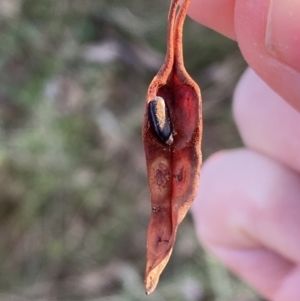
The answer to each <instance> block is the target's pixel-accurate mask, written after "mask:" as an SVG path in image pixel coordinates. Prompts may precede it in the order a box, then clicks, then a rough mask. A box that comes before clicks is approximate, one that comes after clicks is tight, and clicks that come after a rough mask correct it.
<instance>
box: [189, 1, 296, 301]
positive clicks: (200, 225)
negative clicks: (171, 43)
mask: <svg viewBox="0 0 300 301" xmlns="http://www.w3.org/2000/svg"><path fill="white" fill-rule="evenodd" d="M189 11H190V16H191V17H192V18H194V19H195V20H197V21H198V22H201V23H202V24H204V25H207V26H209V27H211V28H213V29H215V30H217V31H219V32H221V33H223V34H225V35H227V36H228V37H231V38H234V39H236V40H237V42H238V44H239V46H240V49H241V51H242V53H243V55H244V57H245V59H246V60H247V62H248V63H249V65H250V67H251V68H252V69H253V70H254V71H255V72H253V71H252V70H251V69H248V70H247V71H246V72H245V74H244V75H243V77H242V79H241V80H240V82H239V84H238V86H237V88H236V91H235V95H234V106H233V111H234V117H235V120H236V123H237V126H238V129H239V131H240V134H241V136H242V138H243V141H244V143H245V145H246V148H244V149H239V150H231V151H222V152H219V153H217V154H215V155H213V156H211V157H210V158H209V159H208V160H207V161H206V162H205V163H204V165H203V168H202V174H201V183H200V190H199V194H198V197H197V199H196V201H195V204H194V206H193V208H192V209H193V210H192V212H193V216H194V219H195V223H196V228H197V232H198V234H199V237H200V239H201V241H202V242H203V245H204V246H205V247H206V248H207V249H208V250H210V251H211V252H213V253H214V254H215V255H216V256H217V257H218V258H219V259H220V260H221V261H223V263H224V264H225V265H227V266H228V267H229V268H230V269H231V270H233V271H234V272H235V273H236V274H238V275H239V276H241V277H242V278H243V279H244V280H246V281H247V282H248V283H249V284H250V285H252V286H253V287H254V288H255V289H256V290H258V291H259V292H260V293H261V294H262V295H263V296H265V297H266V298H268V299H270V300H273V301H292V300H293V301H294V300H300V114H299V112H300V22H299V20H298V19H299V16H300V1H299V0H290V1H282V0H227V1H224V0H214V1H212V0H194V1H192V3H191V5H190V10H189ZM256 74H258V75H259V76H260V78H262V79H260V78H259V77H258V76H257V75H256ZM270 87H271V88H270ZM272 89H273V90H274V91H276V92H277V93H275V92H274V91H273V90H272Z"/></svg>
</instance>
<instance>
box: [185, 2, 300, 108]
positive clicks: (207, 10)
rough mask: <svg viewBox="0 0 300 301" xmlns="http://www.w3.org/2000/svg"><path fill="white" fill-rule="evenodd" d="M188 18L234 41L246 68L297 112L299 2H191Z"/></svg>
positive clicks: (299, 97) (299, 105)
mask: <svg viewBox="0 0 300 301" xmlns="http://www.w3.org/2000/svg"><path fill="white" fill-rule="evenodd" d="M190 15H191V16H192V17H193V18H194V19H195V20H197V21H198V22H200V23H203V24H205V25H207V26H209V27H211V28H213V29H215V30H217V31H219V32H221V33H223V34H226V35H227V36H229V37H234V38H235V39H236V40H237V42H238V44H239V47H240V49H241V52H242V54H243V55H244V57H245V59H246V61H247V62H248V64H249V65H250V67H251V68H252V69H253V70H254V71H255V72H256V73H257V74H258V75H259V76H260V77H261V78H262V79H263V80H264V81H265V82H266V83H267V84H268V85H269V86H270V87H271V88H272V89H273V90H274V91H276V92H277V93H278V94H279V95H280V96H281V97H282V98H283V99H285V100H286V101H287V102H289V103H290V104H291V105H292V106H293V107H294V108H296V109H297V110H298V111H300V85H299V83H300V22H299V16H300V1H299V0H288V1H287V0H235V1H234V0H214V1H211V0H193V1H192V3H191V10H190Z"/></svg>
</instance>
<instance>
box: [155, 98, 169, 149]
mask: <svg viewBox="0 0 300 301" xmlns="http://www.w3.org/2000/svg"><path fill="white" fill-rule="evenodd" d="M149 113H150V119H151V122H152V126H153V128H154V130H155V133H156V136H157V137H158V138H159V139H160V140H161V141H162V142H163V143H166V144H168V145H171V144H172V143H173V135H172V125H171V122H170V117H169V112H168V108H167V105H166V103H165V101H164V99H163V98H162V97H160V96H157V97H155V98H154V99H153V100H152V101H150V102H149Z"/></svg>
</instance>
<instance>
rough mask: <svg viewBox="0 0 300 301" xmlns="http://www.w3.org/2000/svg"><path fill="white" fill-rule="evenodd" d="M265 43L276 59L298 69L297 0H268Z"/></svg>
mask: <svg viewBox="0 0 300 301" xmlns="http://www.w3.org/2000/svg"><path fill="white" fill-rule="evenodd" d="M265 45H266V48H267V50H268V51H269V52H270V53H271V54H272V55H273V56H275V57H276V58H277V59H279V60H280V61H282V62H284V63H286V64H287V65H289V66H291V67H292V68H294V69H297V70H299V71H300V1H299V0H270V6H269V15H268V22H267V31H266V40H265Z"/></svg>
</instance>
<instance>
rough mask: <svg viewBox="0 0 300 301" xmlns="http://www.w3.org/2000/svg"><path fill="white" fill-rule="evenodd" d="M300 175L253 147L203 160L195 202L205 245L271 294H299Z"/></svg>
mask: <svg viewBox="0 0 300 301" xmlns="http://www.w3.org/2000/svg"><path fill="white" fill-rule="evenodd" d="M299 195H300V176H299V175H298V174H297V173H295V172H294V171H292V170H290V169H288V168H287V167H285V166H284V165H282V164H280V163H277V162H276V161H274V160H272V159H270V158H268V157H266V156H263V155H261V154H258V153H256V152H253V151H250V150H235V151H226V152H225V151H223V152H221V153H218V154H216V155H213V156H212V157H211V158H210V159H209V160H208V161H206V162H205V164H204V166H203V170H202V176H201V183H200V190H199V195H198V197H197V199H196V202H195V204H194V206H193V208H192V209H193V210H192V212H193V216H194V220H195V224H196V229H197V232H198V234H199V237H200V239H201V241H202V242H203V244H204V245H205V246H206V248H208V249H209V250H210V251H212V252H213V253H214V254H215V255H216V256H218V257H219V258H220V259H221V260H222V261H223V262H224V263H225V265H227V266H229V267H230V268H231V269H232V270H233V271H234V272H235V273H237V274H238V275H240V276H241V277H243V278H244V279H245V280H246V281H247V282H248V283H250V284H251V285H252V286H253V287H254V288H256V289H257V290H258V291H259V292H261V293H262V294H263V295H264V296H266V297H267V298H270V299H272V300H276V301H287V300H297V298H298V296H299V295H300V287H299V286H298V285H296V284H297V283H299V282H300V269H299V264H300V251H299V250H300V240H299V239H298V238H299V231H298V229H299V228H300V219H299V215H300V203H299Z"/></svg>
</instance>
